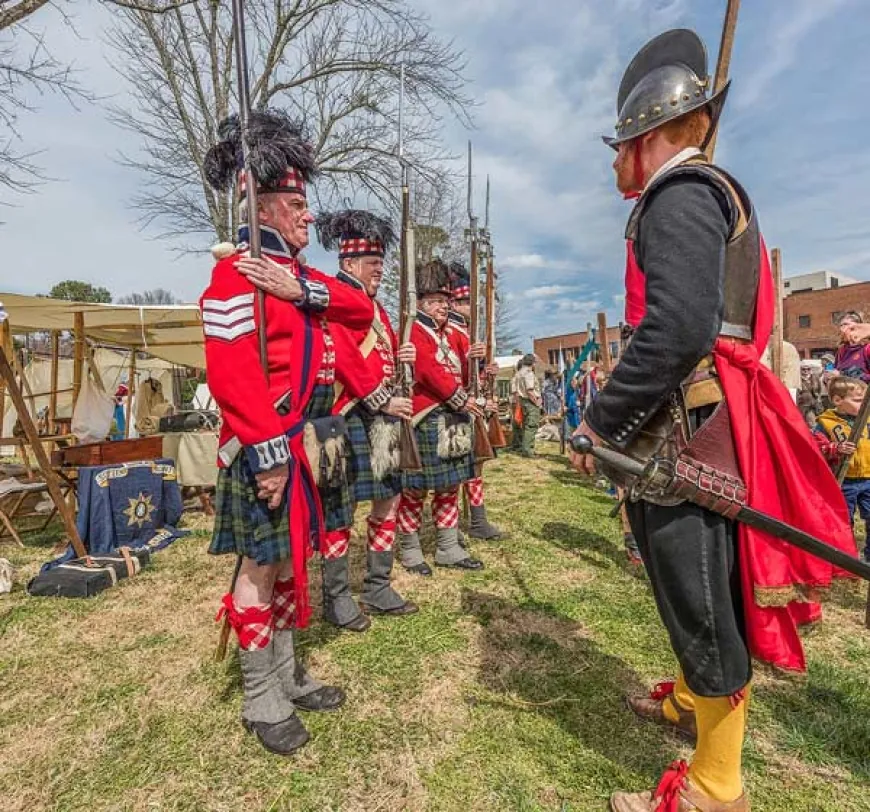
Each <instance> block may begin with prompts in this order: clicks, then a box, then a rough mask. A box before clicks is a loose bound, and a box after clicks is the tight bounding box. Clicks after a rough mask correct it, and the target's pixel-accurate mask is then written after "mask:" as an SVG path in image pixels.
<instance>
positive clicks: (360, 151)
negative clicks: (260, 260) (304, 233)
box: [110, 0, 470, 242]
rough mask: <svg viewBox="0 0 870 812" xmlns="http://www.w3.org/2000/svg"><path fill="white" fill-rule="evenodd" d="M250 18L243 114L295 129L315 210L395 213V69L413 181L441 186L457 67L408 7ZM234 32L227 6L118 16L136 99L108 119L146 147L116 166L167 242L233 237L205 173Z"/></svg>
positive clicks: (391, 3)
mask: <svg viewBox="0 0 870 812" xmlns="http://www.w3.org/2000/svg"><path fill="white" fill-rule="evenodd" d="M246 8H247V12H248V29H249V30H248V47H249V50H250V51H251V53H250V55H249V60H250V63H251V72H252V84H251V96H252V102H253V104H254V106H255V107H258V108H264V107H267V106H274V107H281V108H283V109H285V110H288V111H289V112H291V114H295V115H296V117H298V118H299V119H300V120H303V121H305V123H306V125H307V127H308V130H309V135H310V137H311V139H312V141H313V143H314V145H315V148H316V151H317V156H318V162H319V164H320V167H321V170H322V173H323V176H322V178H321V180H320V181H318V184H317V186H316V191H315V194H316V198H317V199H316V200H315V203H316V204H319V205H320V206H329V205H335V204H340V203H343V202H345V200H346V199H354V198H355V199H356V200H358V201H359V200H360V199H362V200H364V201H365V203H366V204H368V205H372V206H374V207H377V208H380V209H382V210H387V211H389V212H392V213H394V212H395V211H396V191H397V185H398V177H397V175H398V162H397V160H396V157H395V144H396V135H397V112H398V111H397V101H398V92H397V91H398V76H399V69H400V66H401V65H402V64H404V65H405V74H406V98H407V101H408V104H409V108H410V110H409V111H406V112H410V114H409V115H407V116H406V142H407V154H408V157H409V159H410V160H411V161H412V162H413V164H414V166H415V169H416V171H417V172H418V173H420V174H421V175H423V176H428V177H434V176H435V175H436V174H437V172H436V171H435V166H437V164H438V162H439V160H440V159H441V158H442V157H444V154H443V148H442V147H441V144H440V124H441V122H442V116H445V115H456V116H459V117H460V118H463V119H466V120H467V115H468V109H469V107H470V101H469V99H468V98H466V97H465V95H464V93H463V87H464V78H463V71H464V61H463V58H462V55H461V54H460V53H459V52H458V51H456V50H455V49H454V48H453V46H452V45H451V44H450V43H444V42H441V41H440V40H438V39H437V38H436V37H435V35H434V34H433V33H432V31H431V30H430V28H429V26H428V23H427V21H426V19H425V18H424V17H422V16H421V15H419V14H418V13H417V12H414V11H413V10H411V9H409V8H408V6H407V5H406V3H405V0H249V1H248V3H247V5H246ZM231 23H232V21H231V17H230V13H229V9H228V7H227V4H221V3H217V2H208V3H195V4H193V5H190V6H187V7H184V8H179V9H174V10H172V11H171V12H169V13H167V14H165V15H161V16H159V17H158V16H155V15H149V14H143V13H140V12H128V13H126V14H125V15H124V18H123V20H122V21H121V22H119V24H118V25H117V26H116V27H115V28H114V29H113V31H112V33H111V36H110V41H111V43H112V44H113V45H114V46H115V48H116V49H117V51H118V54H119V57H120V59H119V63H120V67H119V70H120V72H121V74H122V76H123V77H124V78H125V79H126V80H127V81H128V82H129V86H130V91H131V95H132V97H133V98H134V99H135V106H134V107H133V108H132V109H119V108H114V109H113V111H112V116H113V119H114V120H115V121H116V122H117V123H118V124H119V125H120V126H122V127H124V128H126V129H127V130H129V131H130V132H132V133H134V134H135V135H136V136H137V137H138V138H139V139H141V143H142V151H141V152H140V153H139V154H129V153H128V154H126V155H125V156H124V157H123V161H124V163H125V164H126V165H127V166H129V167H130V168H132V169H134V170H137V171H138V172H140V173H141V174H142V177H143V182H142V185H141V188H142V191H141V192H140V193H139V194H138V195H137V196H136V198H135V199H134V200H133V201H132V202H133V204H134V206H135V207H136V208H137V209H138V210H139V212H140V214H141V218H142V223H143V225H144V226H154V227H156V228H157V229H159V232H160V234H161V235H163V236H170V237H176V238H178V237H182V236H188V235H193V234H199V235H208V238H209V239H213V238H214V237H215V235H216V236H217V237H218V238H219V239H229V238H231V235H232V234H233V233H234V231H235V226H236V223H235V221H234V208H235V207H234V206H233V205H232V202H233V201H232V199H230V198H229V197H227V196H224V195H220V194H215V193H214V192H213V191H212V190H211V189H210V188H209V187H208V184H207V183H206V181H205V179H204V177H203V174H202V161H203V156H204V155H205V152H206V151H207V150H208V148H209V147H210V146H211V145H212V144H213V143H214V142H215V141H216V139H217V135H216V130H217V125H218V122H219V121H220V120H221V119H222V118H224V117H225V116H226V115H227V114H229V113H230V112H232V111H233V110H234V109H235V107H236V97H235V84H236V79H235V70H234V66H233V35H232V25H231ZM200 242H201V238H200Z"/></svg>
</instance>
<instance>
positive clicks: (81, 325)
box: [73, 313, 85, 411]
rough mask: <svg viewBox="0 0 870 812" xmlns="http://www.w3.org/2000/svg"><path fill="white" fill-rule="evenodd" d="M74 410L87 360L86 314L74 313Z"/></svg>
mask: <svg viewBox="0 0 870 812" xmlns="http://www.w3.org/2000/svg"><path fill="white" fill-rule="evenodd" d="M73 339H74V345H73V411H75V408H76V403H78V399H79V392H80V391H81V389H82V366H83V364H84V360H85V314H84V313H73Z"/></svg>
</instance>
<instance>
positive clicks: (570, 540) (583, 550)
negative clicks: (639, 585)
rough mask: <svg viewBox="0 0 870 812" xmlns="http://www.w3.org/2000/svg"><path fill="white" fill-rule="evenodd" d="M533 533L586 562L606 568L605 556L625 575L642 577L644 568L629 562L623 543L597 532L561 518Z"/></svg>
mask: <svg viewBox="0 0 870 812" xmlns="http://www.w3.org/2000/svg"><path fill="white" fill-rule="evenodd" d="M535 536H536V537H537V538H539V539H541V540H542V541H545V542H547V543H549V544H553V545H555V546H556V547H558V548H559V549H560V550H564V551H565V552H567V553H571V555H575V556H577V558H579V559H580V560H581V561H583V562H585V563H587V564H589V565H590V566H593V567H597V568H598V569H605V568H607V565H606V564H605V563H604V562H602V560H601V559H602V558H605V559H607V560H608V561H610V562H612V563H613V564H614V565H615V566H617V567H618V568H619V569H621V570H622V571H623V572H624V573H626V575H630V576H631V577H632V578H636V579H637V580H639V581H643V580H646V571H645V570H644V568H643V566H642V565H638V564H632V563H630V562H629V560H628V556H627V555H626V553H625V548H624V547H622V546H620V545H618V544H614V543H613V542H612V541H610V539H607V538H605V537H604V536H601V535H599V534H598V533H590V532H589V531H588V530H583V529H582V528H581V527H578V526H577V525H573V524H565V523H564V522H546V523H545V524H544V526H543V527H542V528H541V530H540V532H539V533H536V534H535Z"/></svg>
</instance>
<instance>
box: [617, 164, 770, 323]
mask: <svg viewBox="0 0 870 812" xmlns="http://www.w3.org/2000/svg"><path fill="white" fill-rule="evenodd" d="M675 178H697V179H698V180H700V181H702V182H704V183H707V184H709V185H710V186H712V187H713V188H714V189H716V190H717V191H719V192H720V194H722V196H723V197H724V198H725V200H726V201H728V206H729V224H728V225H729V237H728V245H727V247H726V249H725V290H724V302H725V308H724V313H723V320H722V329H721V334H722V335H726V336H733V337H735V338H743V339H750V338H752V324H753V321H754V317H755V301H756V298H757V295H758V274H759V269H760V267H761V234H760V231H759V229H758V219H757V218H756V216H755V209H754V208H753V206H752V201H751V200H750V199H749V195H747V194H746V190H745V189H744V188H743V187H742V186H741V185H740V184H739V183H738V182H737V181H736V180H735V179H734V178H733V177H732V176H731V175H729V174H728V173H727V172H726V171H725V170H724V169H720V168H719V167H718V166H712V165H711V164H708V163H702V162H696V161H690V162H687V163H684V164H679V165H678V166H675V167H674V168H673V169H669V170H668V171H667V172H665V173H664V174H662V175H661V176H660V177H658V178H656V179H655V180H654V181H653V183H652V184H650V186H648V187H647V188H646V189H645V190H644V193H643V194H642V195H641V197H640V199H639V200H638V201H637V203H636V205H635V207H634V209H633V211H632V212H631V216H630V217H629V219H628V225H627V226H626V230H625V236H626V239H628V240H632V241H636V240H637V238H638V234H639V232H640V221H641V218H642V217H643V214H644V212H645V211H646V207H647V205H648V203H649V201H650V199H651V198H652V193H653V192H654V191H655V190H657V189H660V188H661V187H662V186H663V185H664V184H666V183H668V182H670V181H671V180H673V179H675Z"/></svg>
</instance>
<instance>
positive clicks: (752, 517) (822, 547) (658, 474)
mask: <svg viewBox="0 0 870 812" xmlns="http://www.w3.org/2000/svg"><path fill="white" fill-rule="evenodd" d="M571 446H572V447H573V449H574V451H576V452H577V453H578V454H591V455H592V456H593V457H595V459H597V460H599V461H600V462H602V463H605V464H606V465H608V466H610V467H611V468H615V469H617V470H619V471H621V472H622V473H623V474H625V475H626V476H627V477H629V478H631V479H633V480H634V485H633V487H632V489H631V490H632V494H631V498H632V500H633V501H636V500H638V499H642V498H643V494H644V492H645V491H646V490H649V489H651V488H652V489H654V490H656V491H658V492H660V493H671V494H673V495H674V496H676V497H678V498H681V499H683V500H685V501H687V502H691V503H692V504H695V505H700V506H701V507H703V508H706V509H707V510H710V511H712V512H713V513H718V514H719V515H721V516H725V517H726V518H729V519H733V520H734V521H738V522H742V523H743V524H745V525H748V526H749V527H753V528H755V529H756V530H760V531H761V532H763V533H767V534H768V535H770V536H774V537H775V538H778V539H781V540H782V541H784V542H786V543H787V544H791V545H792V546H793V547H797V548H798V549H800V550H803V551H804V552H805V553H809V554H810V555H814V556H816V558H821V559H822V560H823V561H827V562H828V563H829V564H833V565H834V566H835V567H839V568H840V569H843V570H846V572H850V573H852V575H857V576H858V577H859V578H863V579H864V580H867V581H870V563H866V562H864V561H862V560H861V559H859V558H855V557H853V556H851V555H848V554H847V553H844V552H843V551H842V550H838V549H837V548H836V547H833V546H831V545H830V544H827V543H825V542H824V541H822V540H821V539H817V538H815V536H811V535H810V534H809V533H804V532H803V530H799V529H798V528H797V527H793V526H792V525H790V524H786V523H785V522H783V521H780V520H779V519H776V518H774V517H773V516H768V515H767V514H766V513H762V512H761V511H759V510H754V509H753V508H751V507H748V506H747V505H746V504H745V498H746V496H745V486H743V483H735V492H734V493H729V492H728V491H727V486H726V490H725V491H722V492H711V491H710V490H707V489H705V487H704V483H703V481H697V480H696V478H695V477H694V476H693V471H692V469H691V467H690V466H686V465H685V463H684V462H683V461H681V460H679V459H678V460H677V462H676V463H673V462H671V461H670V460H667V459H663V458H661V457H652V458H650V460H649V461H647V462H640V461H639V460H636V459H634V458H633V457H629V456H628V455H627V454H622V453H620V452H619V451H615V450H614V449H612V448H607V447H605V446H593V445H592V441H591V440H590V439H589V438H588V437H585V436H584V435H577V436H576V437H574V438H572V440H571ZM701 475H702V477H703V472H702V474H701ZM741 486H743V487H742V493H741Z"/></svg>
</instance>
